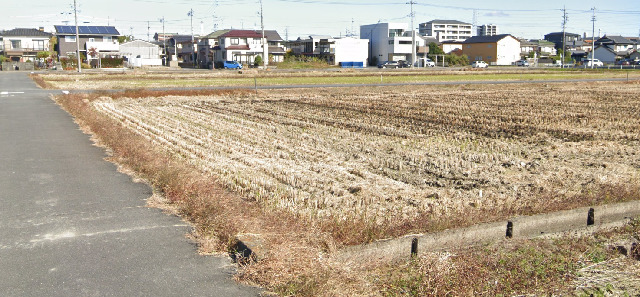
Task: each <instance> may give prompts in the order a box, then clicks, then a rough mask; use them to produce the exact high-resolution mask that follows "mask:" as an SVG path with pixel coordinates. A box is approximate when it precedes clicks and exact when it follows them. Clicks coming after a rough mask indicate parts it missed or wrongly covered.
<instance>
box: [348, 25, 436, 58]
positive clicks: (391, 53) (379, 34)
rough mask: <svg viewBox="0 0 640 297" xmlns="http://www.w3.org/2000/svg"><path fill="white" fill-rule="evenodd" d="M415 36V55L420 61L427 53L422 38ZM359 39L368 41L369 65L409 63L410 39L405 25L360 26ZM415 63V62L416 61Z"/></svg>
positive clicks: (409, 33) (407, 27)
mask: <svg viewBox="0 0 640 297" xmlns="http://www.w3.org/2000/svg"><path fill="white" fill-rule="evenodd" d="M415 35H416V37H415V38H416V55H417V60H418V61H420V60H422V59H424V58H426V55H427V53H428V52H429V49H428V47H427V46H426V44H425V40H424V38H422V36H420V35H418V34H415ZM360 38H363V39H368V40H369V64H371V65H374V64H377V63H380V62H384V61H400V60H404V61H411V55H412V46H411V45H412V38H411V31H410V30H409V25H408V24H406V23H377V24H371V25H364V26H360ZM416 62H417V61H416Z"/></svg>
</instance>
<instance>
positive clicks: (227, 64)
mask: <svg viewBox="0 0 640 297" xmlns="http://www.w3.org/2000/svg"><path fill="white" fill-rule="evenodd" d="M223 67H224V69H242V64H240V63H238V61H224V62H223Z"/></svg>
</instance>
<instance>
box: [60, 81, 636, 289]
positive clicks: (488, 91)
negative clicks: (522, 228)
mask: <svg viewBox="0 0 640 297" xmlns="http://www.w3.org/2000/svg"><path fill="white" fill-rule="evenodd" d="M181 94H182V95H181ZM639 98H640V84H639V83H638V82H637V81H636V82H631V83H623V82H616V83H611V82H607V83H594V82H591V83H577V84H565V83H560V84H535V83H532V84H509V85H473V86H465V85H459V86H455V85H450V86H403V87H366V88H364V87H363V88H342V89H328V90H322V89H297V90H278V91H274V90H269V91H259V92H258V93H257V94H254V93H252V92H248V91H211V92H207V91H194V92H191V93H189V92H153V91H129V92H125V93H122V94H102V96H100V95H69V96H66V97H64V98H59V99H58V100H59V102H61V104H62V105H63V106H65V108H66V109H67V110H69V111H70V112H71V113H72V114H74V115H76V116H77V117H78V119H79V121H80V123H81V124H82V125H86V126H87V127H88V129H90V130H91V131H92V132H93V133H95V134H96V135H97V136H98V137H99V138H100V139H101V142H102V143H103V144H105V145H108V146H110V147H113V148H114V154H115V159H116V160H117V161H119V162H121V163H124V164H125V165H126V166H128V167H130V169H132V170H134V171H136V172H138V174H141V175H142V176H143V177H145V178H147V179H149V180H150V182H151V183H152V184H153V185H154V186H156V187H158V188H159V189H161V190H163V191H164V193H165V194H166V195H167V196H168V198H169V199H170V200H173V201H175V202H176V203H177V204H180V205H181V206H180V208H181V210H178V211H179V212H180V213H182V214H184V215H186V216H191V219H190V220H191V221H192V222H194V223H195V224H196V225H197V226H196V227H197V229H198V230H199V231H200V233H198V234H196V235H197V236H203V237H206V236H213V237H217V238H218V240H222V241H227V242H222V243H218V244H219V246H222V247H223V248H224V247H228V245H229V244H231V241H232V239H231V238H232V237H233V236H234V235H235V234H237V233H252V234H256V233H257V234H261V235H262V236H263V237H264V243H265V245H266V246H267V247H268V248H269V249H268V250H267V251H266V252H265V254H264V255H263V256H264V258H263V259H262V260H261V261H259V262H257V263H253V264H249V265H248V266H245V267H244V268H243V269H242V270H241V272H240V274H239V275H238V276H237V277H238V278H239V279H240V280H242V281H246V282H250V283H254V284H258V285H260V286H262V287H264V288H266V289H267V290H268V291H273V292H275V293H277V294H278V295H282V296H293V295H296V296H318V295H323V296H349V295H353V296H355V295H362V296H379V295H382V296H425V295H432V296H442V295H451V296H459V295H466V296H471V295H477V296H495V295H518V294H526V293H533V294H541V295H548V294H563V293H566V292H569V293H576V291H575V290H576V288H578V287H580V288H582V289H584V290H583V291H580V292H588V293H598V292H600V290H601V288H605V289H608V286H609V284H615V286H616V287H615V288H614V289H612V290H611V291H612V292H620V287H618V285H619V283H616V282H613V281H611V282H609V281H610V278H606V279H603V278H602V277H600V278H597V277H593V278H591V277H590V276H591V275H592V273H593V274H594V275H595V274H598V275H600V276H602V275H605V274H606V275H612V276H614V275H619V274H620V271H621V270H625V268H626V269H627V270H629V269H632V270H631V271H632V272H629V273H631V274H625V275H627V276H628V279H630V280H632V281H631V283H637V282H636V280H640V273H639V271H640V267H639V265H638V264H637V263H635V262H628V261H627V260H621V259H620V258H619V257H618V256H617V254H616V253H614V252H612V251H611V250H610V249H608V248H607V244H609V243H610V242H611V241H615V240H620V239H621V238H622V239H624V238H628V237H629V234H632V236H635V237H637V238H640V237H638V236H640V233H639V230H640V223H638V221H635V222H634V223H633V224H632V225H629V226H627V227H625V229H622V230H618V231H616V232H613V233H607V234H599V235H597V236H596V237H595V238H577V239H566V240H562V239H561V240H533V241H529V240H518V241H512V242H508V243H498V244H497V245H492V246H488V247H480V248H478V249H467V248H462V249H457V250H453V251H452V252H451V253H426V255H425V256H423V257H421V258H419V259H416V260H415V261H410V262H408V263H368V264H366V265H364V266H363V267H345V265H343V263H337V262H335V261H333V260H332V259H331V254H332V252H334V251H335V250H336V248H340V247H341V246H343V245H345V244H358V243H363V242H367V241H371V240H376V239H380V238H385V237H393V236H399V235H404V234H408V233H411V232H429V231H436V230H441V229H444V228H450V227H459V226H467V225H470V224H474V223H478V222H488V221H493V220H498V219H504V218H507V217H511V216H514V215H518V214H533V213H541V212H549V211H555V210H561V209H570V208H574V207H578V206H587V205H594V204H601V203H610V202H617V201H627V200H637V199H640V183H639V181H640V152H639V151H638V147H640V117H639V116H638V115H639V114H640V99H639ZM96 112H97V114H96ZM114 123H115V125H114ZM149 164H150V165H149ZM216 185H222V186H223V187H224V188H226V190H227V192H225V191H221V190H220V189H218V188H216ZM242 198H244V199H242ZM212 233H215V234H212ZM201 244H202V242H201ZM629 261H630V260H629ZM599 263H601V264H599ZM604 266H606V267H609V268H607V269H604V268H601V267H604ZM610 267H613V268H610ZM594 270H597V271H595V272H594ZM578 275H579V276H578ZM607 277H608V276H607ZM607 282H609V283H607ZM628 283H629V281H627V284H628ZM624 288H627V290H629V289H628V288H629V287H623V289H622V290H623V291H622V292H625V291H624V290H625V289H624ZM582 289H580V290H582ZM605 289H602V290H605ZM634 290H636V291H630V292H640V288H635V289H634ZM580 292H578V293H580Z"/></svg>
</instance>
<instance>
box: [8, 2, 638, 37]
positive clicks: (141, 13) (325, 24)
mask: <svg viewBox="0 0 640 297" xmlns="http://www.w3.org/2000/svg"><path fill="white" fill-rule="evenodd" d="M76 1H77V7H78V22H79V24H80V25H93V26H102V25H110V26H115V27H116V29H118V31H119V32H120V33H121V34H123V35H133V36H134V37H135V38H137V39H143V40H147V39H148V38H153V35H154V34H155V33H156V32H158V33H161V32H163V22H162V21H161V19H164V31H165V32H167V33H180V34H186V35H189V34H191V33H192V32H193V34H196V35H197V34H208V33H210V32H212V31H214V29H260V1H259V0H109V1H95V0H76ZM409 1H413V2H415V3H416V4H414V5H413V8H414V12H415V19H414V25H415V28H417V27H418V24H419V23H424V22H428V21H431V20H434V19H448V20H458V21H463V22H468V23H471V24H473V23H474V15H475V23H476V24H477V25H483V24H495V25H498V30H499V33H500V34H506V33H508V34H512V35H514V36H516V37H521V38H526V39H542V38H543V37H544V35H545V34H547V33H550V32H561V31H562V21H563V9H565V8H566V13H567V17H568V19H567V23H566V28H567V29H566V30H567V32H571V33H577V34H580V35H583V34H584V33H587V36H591V32H592V21H591V19H592V16H593V11H592V10H591V8H593V7H595V12H596V22H595V34H596V36H603V35H605V34H608V35H622V36H627V37H631V36H634V37H635V36H639V35H640V6H639V5H637V1H638V0H626V1H622V0H607V1H602V0H598V1H595V0H565V1H562V0H537V1H513V0H511V1H503V0H484V1H477V0H456V1H442V0H441V1H422V0H402V1H394V0H369V1H361V0H344V1H338V0H328V1H320V0H263V1H262V2H263V3H262V7H263V20H264V26H265V29H270V30H277V31H278V32H279V33H280V35H281V36H282V37H283V38H285V39H287V38H288V39H297V38H298V37H306V36H309V35H331V36H334V37H340V36H345V35H352V34H353V35H356V36H357V35H359V31H360V30H359V28H360V25H366V24H374V23H378V22H382V23H385V22H392V23H407V24H410V23H411V17H410V15H411V5H410V4H408V3H409ZM5 2H8V3H3V4H2V12H3V17H2V18H0V30H9V29H13V28H38V27H44V28H45V30H47V31H48V32H53V31H54V28H53V26H54V25H64V24H68V25H73V24H74V18H73V0H22V1H5ZM448 3H450V4H448ZM191 10H193V17H190V16H189V15H188V14H189V12H190V11H191ZM598 32H600V33H598Z"/></svg>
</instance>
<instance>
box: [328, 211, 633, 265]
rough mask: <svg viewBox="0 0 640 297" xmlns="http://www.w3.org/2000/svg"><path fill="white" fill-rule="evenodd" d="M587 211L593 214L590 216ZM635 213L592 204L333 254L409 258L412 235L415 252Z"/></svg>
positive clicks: (583, 228) (593, 224)
mask: <svg viewBox="0 0 640 297" xmlns="http://www.w3.org/2000/svg"><path fill="white" fill-rule="evenodd" d="M590 213H591V214H592V216H591V218H590ZM638 216H640V201H632V202H625V203H618V204H611V205H602V206H596V207H592V208H590V207H583V208H578V209H573V210H567V211H560V212H554V213H548V214H540V215H533V216H520V217H515V218H513V219H511V220H508V221H501V222H495V223H487V224H479V225H475V226H471V227H468V228H460V229H450V230H445V231H442V232H438V233H430V234H413V235H406V236H403V237H401V238H395V239H388V240H380V241H376V242H373V243H369V244H364V245H358V246H351V247H347V248H345V249H342V250H341V251H339V252H337V254H336V255H334V256H335V257H337V258H338V259H339V260H341V261H350V260H356V259H367V261H376V260H379V261H392V260H397V259H403V258H404V259H408V258H410V257H411V252H412V242H413V241H414V239H417V251H416V253H417V254H420V253H425V252H433V251H442V250H447V249H453V248H457V247H464V246H475V245H481V244H487V243H492V242H499V241H502V240H505V239H507V238H536V237H541V236H553V235H561V234H562V233H565V232H576V233H584V232H586V233H592V232H595V231H597V230H600V229H603V228H610V227H614V226H620V225H623V224H625V223H627V222H628V221H629V220H630V219H632V218H635V217H638ZM509 227H510V228H509ZM508 229H511V230H510V231H509V230H508Z"/></svg>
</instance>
